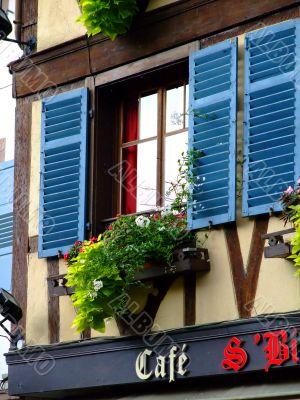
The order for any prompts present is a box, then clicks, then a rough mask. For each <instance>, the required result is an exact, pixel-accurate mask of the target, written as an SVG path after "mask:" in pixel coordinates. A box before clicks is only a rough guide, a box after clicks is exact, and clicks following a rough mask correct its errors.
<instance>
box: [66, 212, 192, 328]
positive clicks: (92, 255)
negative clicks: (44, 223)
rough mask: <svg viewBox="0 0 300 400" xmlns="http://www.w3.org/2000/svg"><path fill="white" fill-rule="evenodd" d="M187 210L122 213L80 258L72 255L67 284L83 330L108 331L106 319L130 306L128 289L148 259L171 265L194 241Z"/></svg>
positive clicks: (87, 245) (89, 243) (87, 243)
mask: <svg viewBox="0 0 300 400" xmlns="http://www.w3.org/2000/svg"><path fill="white" fill-rule="evenodd" d="M193 237H194V236H193V234H192V233H187V232H186V219H185V215H184V214H176V213H175V215H174V213H173V212H171V211H170V210H169V211H167V212H166V211H162V212H157V213H155V214H154V215H151V216H150V217H149V218H148V217H143V216H139V217H134V216H121V217H119V218H118V219H117V220H116V221H115V222H114V223H113V224H112V225H110V226H109V227H108V229H107V230H106V231H105V233H104V234H103V235H100V236H99V238H98V240H96V241H95V240H94V238H93V240H89V241H85V242H84V244H83V246H82V247H81V249H80V250H79V252H78V255H77V257H75V258H74V259H70V258H69V259H68V265H69V268H68V273H67V280H68V286H71V287H72V286H74V287H75V293H74V294H73V295H72V300H73V303H74V306H75V307H76V308H77V309H78V314H77V316H76V318H75V320H74V326H76V327H77V329H78V331H82V330H84V329H85V328H87V327H91V328H93V329H95V330H98V331H104V329H105V322H104V321H105V319H107V318H112V317H115V316H116V315H120V314H122V313H123V312H125V310H126V296H125V295H126V292H127V290H128V288H129V286H130V285H133V284H137V282H136V280H135V274H136V272H137V271H139V270H141V269H143V267H144V265H145V264H146V263H148V262H157V263H158V264H159V265H161V266H162V268H164V267H165V266H166V265H168V266H171V265H172V262H173V252H174V250H175V248H176V247H177V246H178V245H180V244H181V243H182V242H184V241H187V240H191V239H192V238H193Z"/></svg>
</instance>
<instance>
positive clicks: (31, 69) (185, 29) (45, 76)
mask: <svg viewBox="0 0 300 400" xmlns="http://www.w3.org/2000/svg"><path fill="white" fill-rule="evenodd" d="M299 4H300V1H299V0H298V1H296V0H273V1H269V0H260V1H248V0H240V1H239V4H238V7H235V6H234V3H233V2H232V0H210V1H209V0H206V1H205V0H181V1H178V2H176V3H174V4H170V5H168V6H165V7H161V8H159V9H157V10H153V11H151V12H149V13H144V14H142V15H140V16H139V18H137V20H136V22H135V24H134V26H133V27H132V29H131V31H130V32H129V33H128V34H127V35H124V36H121V37H119V38H118V39H117V40H115V41H110V40H109V39H107V38H104V37H103V36H101V35H97V36H95V37H93V38H87V37H85V36H83V37H80V38H77V39H74V40H72V41H69V42H65V43H62V44H60V45H57V46H55V47H52V48H50V49H46V50H43V51H41V52H38V53H36V54H33V55H32V56H30V57H29V58H23V59H21V60H18V61H15V62H13V63H11V64H10V69H11V70H12V72H13V74H14V84H15V85H14V89H15V90H14V92H15V95H16V97H23V96H27V95H30V94H34V93H38V92H40V91H43V90H45V89H48V88H51V87H52V88H53V87H56V86H58V85H63V84H66V83H68V82H73V81H76V80H79V79H82V78H84V77H87V76H91V75H95V74H98V73H100V72H103V71H107V70H109V69H112V68H115V67H117V66H120V65H124V64H128V63H130V62H133V61H136V60H139V59H143V58H145V57H149V56H151V55H153V54H157V53H160V52H163V51H166V50H168V49H171V48H174V47H177V46H180V45H182V44H186V43H189V42H191V41H194V40H199V39H203V38H207V37H209V36H211V35H214V34H217V33H219V32H224V31H226V30H229V29H233V28H234V27H238V26H242V25H243V24H246V23H249V22H251V21H255V20H257V19H258V18H264V17H267V16H270V15H271V16H272V14H274V13H276V12H279V11H284V10H289V8H295V7H296V6H298V5H299ZM264 22H265V23H267V21H264ZM273 23H274V22H273ZM253 25H254V27H255V22H254V24H253ZM256 26H257V24H256ZM178 27H180V29H179V28H178Z"/></svg>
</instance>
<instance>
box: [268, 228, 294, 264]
mask: <svg viewBox="0 0 300 400" xmlns="http://www.w3.org/2000/svg"><path fill="white" fill-rule="evenodd" d="M293 232H295V228H290V229H284V230H282V231H277V232H272V233H268V234H265V235H262V236H261V238H262V239H263V240H268V243H269V246H268V247H265V249H264V255H265V258H286V257H288V256H289V255H291V254H292V245H291V244H290V243H287V242H285V241H284V235H287V234H289V233H293Z"/></svg>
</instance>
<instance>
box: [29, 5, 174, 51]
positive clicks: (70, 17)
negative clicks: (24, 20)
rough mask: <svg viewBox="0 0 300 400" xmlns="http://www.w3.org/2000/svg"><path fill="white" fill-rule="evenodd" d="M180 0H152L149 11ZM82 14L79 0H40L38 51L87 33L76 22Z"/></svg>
mask: <svg viewBox="0 0 300 400" xmlns="http://www.w3.org/2000/svg"><path fill="white" fill-rule="evenodd" d="M176 1H179V0H150V2H149V5H148V9H147V10H148V11H151V10H154V9H156V8H159V7H162V6H165V5H167V4H171V3H175V2H176ZM79 16H80V9H79V6H78V3H77V0H39V2H38V32H37V49H38V51H41V50H44V49H47V48H49V47H53V46H56V45H58V44H60V43H63V42H65V41H68V40H72V39H75V38H77V37H80V36H83V35H85V34H86V29H85V27H84V26H83V25H82V24H81V23H80V22H76V20H77V18H78V17H79Z"/></svg>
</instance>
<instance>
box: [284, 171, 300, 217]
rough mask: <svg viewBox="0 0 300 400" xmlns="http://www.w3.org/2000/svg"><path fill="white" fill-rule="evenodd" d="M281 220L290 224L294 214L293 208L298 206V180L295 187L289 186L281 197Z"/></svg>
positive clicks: (299, 182) (299, 187) (299, 196)
mask: <svg viewBox="0 0 300 400" xmlns="http://www.w3.org/2000/svg"><path fill="white" fill-rule="evenodd" d="M280 200H281V204H282V219H283V220H284V223H285V224H286V223H287V222H292V221H293V217H294V215H295V213H296V211H295V209H294V207H293V206H297V205H299V204H300V179H299V180H298V181H297V183H296V187H295V188H293V187H292V186H289V187H288V188H287V189H286V190H285V191H284V192H283V194H282V196H281V199H280Z"/></svg>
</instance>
